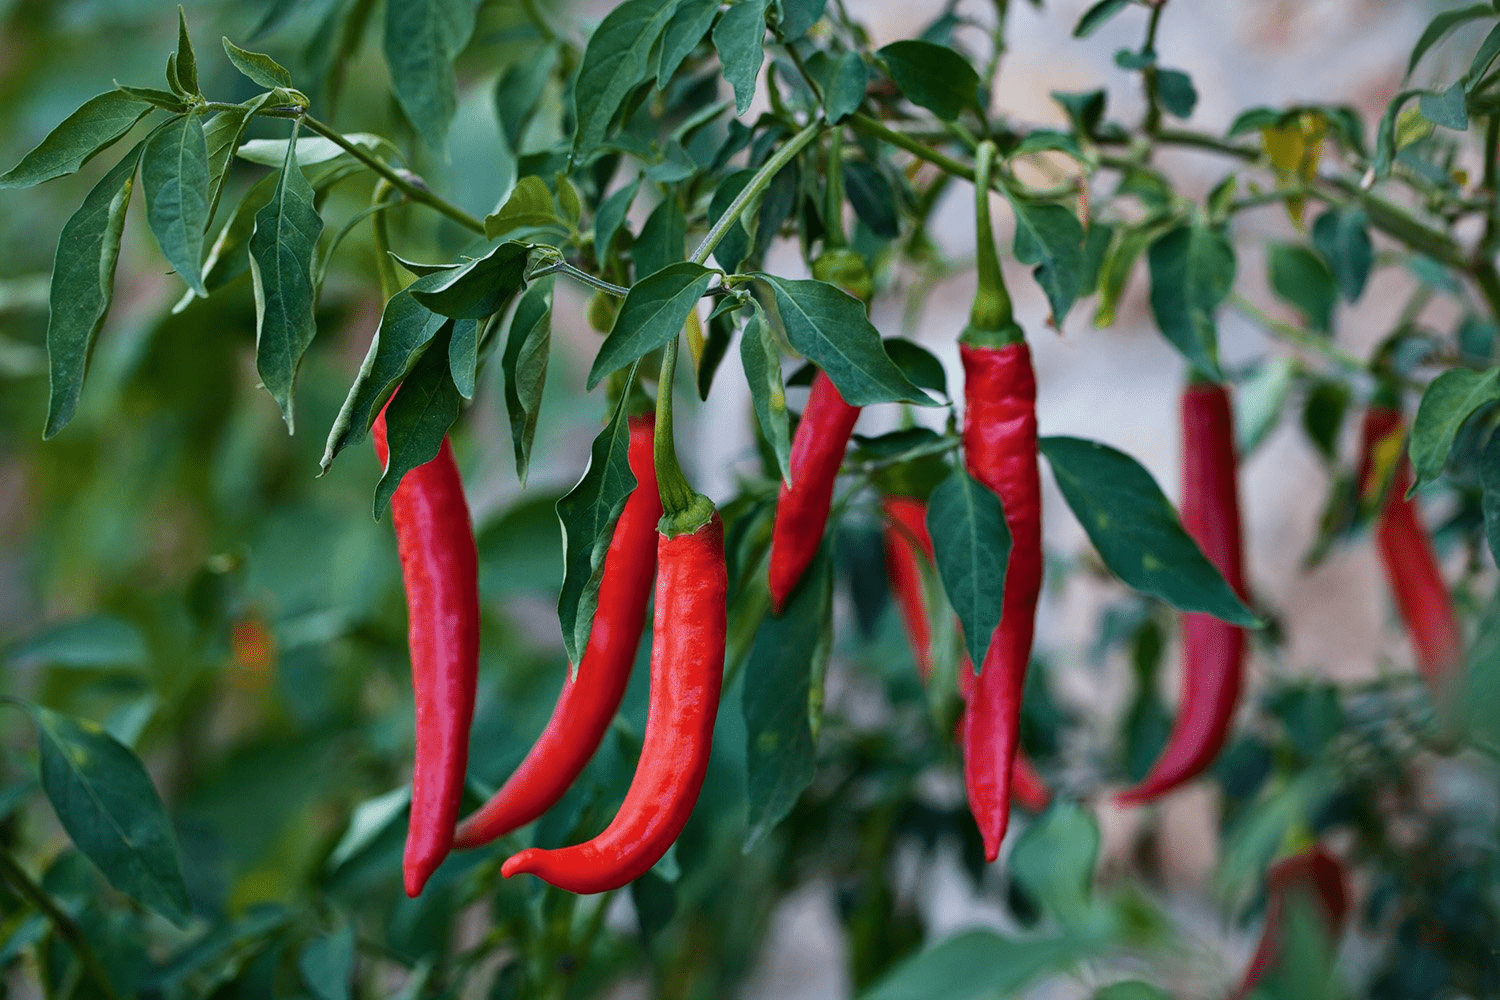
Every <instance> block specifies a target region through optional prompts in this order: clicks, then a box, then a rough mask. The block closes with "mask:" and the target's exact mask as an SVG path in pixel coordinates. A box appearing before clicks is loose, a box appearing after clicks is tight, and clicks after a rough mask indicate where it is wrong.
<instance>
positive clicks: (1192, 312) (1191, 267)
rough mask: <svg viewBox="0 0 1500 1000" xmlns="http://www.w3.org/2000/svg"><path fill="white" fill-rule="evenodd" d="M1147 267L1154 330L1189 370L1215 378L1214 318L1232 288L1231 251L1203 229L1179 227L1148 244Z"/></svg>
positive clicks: (1217, 236)
mask: <svg viewBox="0 0 1500 1000" xmlns="http://www.w3.org/2000/svg"><path fill="white" fill-rule="evenodd" d="M1147 263H1148V264H1149V266H1150V269H1151V311H1152V313H1153V314H1154V315H1155V316H1156V325H1157V326H1158V327H1160V328H1161V332H1162V333H1163V335H1165V336H1166V338H1167V340H1169V341H1170V342H1171V343H1172V346H1173V347H1175V348H1177V350H1179V351H1180V352H1182V356H1183V357H1185V358H1187V360H1188V363H1189V364H1191V365H1192V366H1193V367H1194V368H1196V369H1197V370H1198V371H1200V372H1201V373H1202V374H1204V375H1207V376H1209V377H1212V378H1218V377H1219V375H1220V371H1219V357H1218V355H1219V348H1218V325H1217V323H1216V321H1215V319H1214V312H1215V310H1217V309H1218V307H1219V303H1221V302H1223V301H1224V299H1225V298H1227V297H1228V295H1229V290H1230V289H1231V288H1232V287H1234V271H1235V260H1234V248H1233V247H1232V246H1230V244H1229V241H1228V240H1227V239H1225V237H1224V235H1223V234H1222V233H1220V232H1218V231H1216V230H1213V229H1210V228H1209V227H1207V226H1204V225H1199V224H1193V225H1182V226H1178V227H1177V228H1176V229H1173V230H1171V231H1170V232H1167V233H1165V234H1163V235H1162V236H1160V237H1158V238H1157V239H1156V240H1155V241H1154V242H1152V244H1151V248H1150V250H1149V251H1148V252H1147Z"/></svg>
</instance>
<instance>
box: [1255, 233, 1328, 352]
mask: <svg viewBox="0 0 1500 1000" xmlns="http://www.w3.org/2000/svg"><path fill="white" fill-rule="evenodd" d="M1267 257H1268V258H1269V260H1268V269H1269V271H1270V276H1271V290H1272V291H1274V292H1275V293H1276V294H1277V296H1278V297H1279V298H1281V299H1282V300H1283V301H1285V302H1287V303H1289V304H1290V305H1291V306H1292V307H1293V308H1295V309H1296V310H1297V311H1298V312H1299V313H1301V314H1302V319H1303V321H1304V322H1305V323H1306V324H1307V325H1308V327H1309V328H1311V329H1312V330H1315V331H1317V332H1318V333H1329V332H1331V331H1332V330H1333V308H1334V306H1335V305H1337V304H1338V297H1339V290H1338V286H1337V284H1336V282H1335V281H1334V277H1333V272H1332V271H1331V270H1329V268H1328V265H1327V264H1324V263H1323V261H1322V259H1320V258H1319V257H1318V255H1317V254H1315V253H1313V252H1312V251H1311V250H1309V249H1307V248H1306V247H1302V246H1297V245H1296V244H1294V243H1272V244H1271V245H1270V246H1269V247H1268V248H1267Z"/></svg>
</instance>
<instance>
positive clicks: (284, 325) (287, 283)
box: [250, 146, 323, 431]
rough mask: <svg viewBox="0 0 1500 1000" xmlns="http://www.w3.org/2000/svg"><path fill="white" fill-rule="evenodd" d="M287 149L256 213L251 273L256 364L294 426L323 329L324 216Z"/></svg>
mask: <svg viewBox="0 0 1500 1000" xmlns="http://www.w3.org/2000/svg"><path fill="white" fill-rule="evenodd" d="M293 148H294V147H291V146H288V147H287V157H286V161H285V162H284V163H283V164H282V168H281V176H280V178H279V179H278V181H277V182H276V188H275V190H274V191H273V192H272V194H271V200H270V201H269V202H267V203H266V205H265V207H264V208H262V209H261V210H260V211H259V212H256V213H255V231H254V233H252V234H251V236H250V274H251V277H252V278H253V279H254V281H255V367H256V370H257V371H258V372H259V373H260V377H261V381H262V382H263V383H265V387H266V391H267V392H269V393H270V394H271V398H272V399H274V400H276V405H277V406H278V407H280V409H281V416H282V419H283V420H285V421H286V426H287V430H288V431H290V430H292V428H293V420H292V387H293V385H294V384H295V383H296V380H297V368H298V367H299V366H300V365H301V364H302V355H303V354H304V353H306V351H307V348H308V345H309V344H311V343H312V339H313V335H314V334H315V333H317V324H316V322H315V320H314V312H315V310H316V308H317V303H318V290H317V288H316V287H315V286H314V285H313V270H312V267H313V254H314V253H315V252H316V250H317V247H318V237H319V236H321V235H322V233H323V219H322V217H321V216H319V215H318V210H317V208H316V206H314V205H313V189H312V185H311V184H309V183H308V181H307V178H306V177H304V176H303V174H302V169H301V168H300V167H298V166H297V161H296V159H295V158H294V157H293V156H292V149H293Z"/></svg>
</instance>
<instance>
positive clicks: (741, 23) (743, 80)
mask: <svg viewBox="0 0 1500 1000" xmlns="http://www.w3.org/2000/svg"><path fill="white" fill-rule="evenodd" d="M770 3H771V0H737V2H736V3H735V4H734V5H733V6H732V7H730V8H729V9H728V10H727V11H725V12H724V13H723V15H721V16H720V18H719V22H718V23H717V24H715V25H714V30H713V40H714V48H715V49H716V50H717V51H718V53H719V62H720V63H721V64H723V66H724V79H726V80H728V81H729V85H730V87H732V88H733V89H734V107H735V113H736V114H741V115H742V114H744V113H745V112H746V111H748V110H749V109H750V101H751V100H752V99H753V98H754V97H755V80H756V77H757V76H759V75H760V64H761V62H762V61H763V60H764V58H765V47H764V42H765V35H766V8H768V7H769V6H770Z"/></svg>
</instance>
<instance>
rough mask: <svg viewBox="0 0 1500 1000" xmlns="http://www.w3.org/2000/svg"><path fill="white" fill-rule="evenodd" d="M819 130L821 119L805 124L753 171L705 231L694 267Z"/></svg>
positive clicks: (706, 257) (702, 260) (707, 254)
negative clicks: (773, 154) (742, 187)
mask: <svg viewBox="0 0 1500 1000" xmlns="http://www.w3.org/2000/svg"><path fill="white" fill-rule="evenodd" d="M822 130H823V120H822V119H821V118H815V119H813V120H812V121H810V122H808V123H807V124H806V125H804V126H803V127H802V130H801V131H800V132H798V133H797V134H796V135H794V136H792V137H791V138H790V139H788V140H787V141H786V144H785V145H783V146H782V147H781V148H780V149H778V150H777V151H776V155H775V156H773V157H771V158H770V159H769V160H767V161H766V162H765V163H764V164H762V165H761V168H760V169H759V170H757V171H756V172H755V176H753V177H751V178H750V183H748V184H746V185H745V189H744V190H743V191H741V192H740V193H739V194H738V195H736V196H735V199H734V201H732V202H730V204H729V207H728V208H727V209H725V211H724V214H723V215H721V216H720V217H719V221H718V222H715V223H714V225H713V228H712V229H710V230H709V231H708V235H707V236H705V237H703V242H702V243H699V244H698V249H696V250H694V251H693V256H692V258H691V259H692V262H693V263H694V264H702V263H704V262H705V261H707V260H708V258H709V256H710V255H711V254H713V252H714V248H715V247H717V246H718V245H719V242H720V241H721V240H723V239H724V237H725V235H726V234H728V232H729V230H730V229H731V228H733V226H734V224H735V223H736V222H738V221H739V218H740V214H741V213H742V212H744V211H745V209H746V207H747V206H749V204H750V203H751V202H752V201H754V200H755V199H756V198H759V197H760V196H761V195H762V194H764V193H765V190H766V188H768V187H770V186H771V181H772V180H773V179H774V178H775V177H776V175H777V174H779V173H781V170H782V168H783V167H785V166H786V165H787V164H788V163H791V162H792V160H793V159H795V158H796V156H797V154H798V153H800V152H802V150H803V149H805V148H806V147H807V144H808V143H810V142H812V141H813V140H814V139H816V138H817V136H818V133H819V132H821V131H822Z"/></svg>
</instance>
